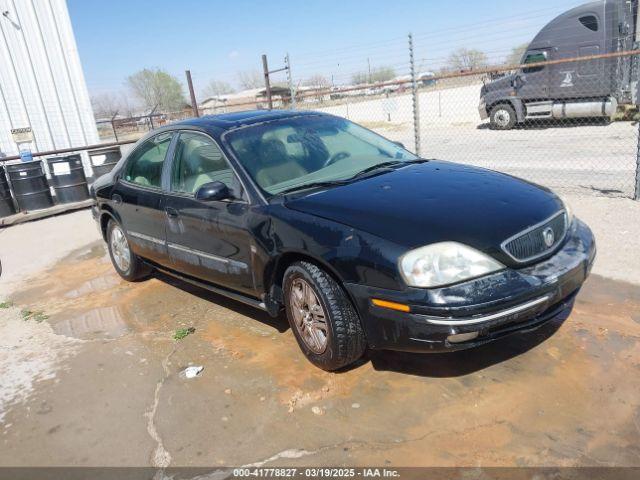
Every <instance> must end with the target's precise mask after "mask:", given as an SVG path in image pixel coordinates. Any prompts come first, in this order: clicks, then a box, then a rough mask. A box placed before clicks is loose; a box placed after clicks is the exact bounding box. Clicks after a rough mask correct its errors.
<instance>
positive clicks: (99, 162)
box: [89, 147, 122, 178]
mask: <svg viewBox="0 0 640 480" xmlns="http://www.w3.org/2000/svg"><path fill="white" fill-rule="evenodd" d="M120 158H122V152H121V151H120V147H109V148H100V149H97V150H90V151H89V159H90V160H91V168H92V169H93V178H98V177H101V176H102V175H104V174H105V173H109V172H110V171H111V170H112V169H113V167H114V166H115V165H116V163H118V162H119V161H120Z"/></svg>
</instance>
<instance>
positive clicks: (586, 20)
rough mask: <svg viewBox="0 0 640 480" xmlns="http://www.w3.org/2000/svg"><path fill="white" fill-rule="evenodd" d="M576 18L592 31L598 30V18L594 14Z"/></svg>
mask: <svg viewBox="0 0 640 480" xmlns="http://www.w3.org/2000/svg"><path fill="white" fill-rule="evenodd" d="M578 20H579V21H580V23H581V24H582V25H584V26H585V27H587V28H588V29H589V30H591V31H592V32H597V31H598V19H597V18H596V16H595V15H585V16H584V17H580V18H579V19H578Z"/></svg>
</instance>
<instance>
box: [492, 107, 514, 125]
mask: <svg viewBox="0 0 640 480" xmlns="http://www.w3.org/2000/svg"><path fill="white" fill-rule="evenodd" d="M490 122H491V128H493V129H495V130H510V129H512V128H513V126H514V125H515V124H516V112H515V110H514V109H513V107H512V106H511V105H508V104H506V103H502V104H500V105H496V106H495V107H493V108H492V109H491V115H490Z"/></svg>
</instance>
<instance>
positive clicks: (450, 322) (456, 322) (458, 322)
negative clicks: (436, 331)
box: [425, 295, 551, 326]
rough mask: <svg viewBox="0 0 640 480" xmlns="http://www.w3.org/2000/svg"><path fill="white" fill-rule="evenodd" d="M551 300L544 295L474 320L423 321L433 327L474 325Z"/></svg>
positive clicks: (429, 319) (428, 319) (549, 296)
mask: <svg viewBox="0 0 640 480" xmlns="http://www.w3.org/2000/svg"><path fill="white" fill-rule="evenodd" d="M550 298H551V295H545V296H544V297H540V298H536V299H535V300H531V301H530V302H527V303H523V304H521V305H517V306H515V307H511V308H508V309H506V310H502V311H501V312H496V313H491V314H489V315H483V316H481V317H475V318H463V319H460V320H455V319H453V318H452V319H448V320H436V319H434V318H432V317H427V318H425V320H426V321H427V322H428V323H432V324H434V325H451V326H455V325H475V324H476V323H483V322H489V321H491V320H496V319H498V318H502V317H507V316H509V315H511V314H513V313H518V312H522V311H523V310H528V309H529V308H532V307H535V306H536V305H540V304H541V303H544V302H546V301H547V300H549V299H550Z"/></svg>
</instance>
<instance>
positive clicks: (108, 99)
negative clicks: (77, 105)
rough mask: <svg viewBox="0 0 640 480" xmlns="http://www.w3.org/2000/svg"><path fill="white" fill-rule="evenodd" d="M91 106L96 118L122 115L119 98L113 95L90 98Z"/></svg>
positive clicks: (102, 94) (105, 94) (106, 94)
mask: <svg viewBox="0 0 640 480" xmlns="http://www.w3.org/2000/svg"><path fill="white" fill-rule="evenodd" d="M91 106H92V107H93V114H94V116H95V117H96V118H111V117H113V116H114V115H115V114H116V113H122V112H120V110H121V106H122V104H121V101H120V97H118V95H116V94H114V93H101V94H98V95H94V96H92V97H91Z"/></svg>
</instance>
